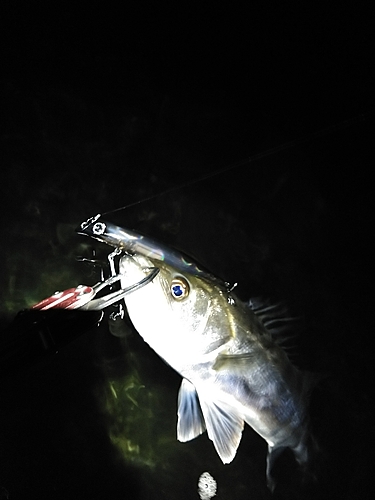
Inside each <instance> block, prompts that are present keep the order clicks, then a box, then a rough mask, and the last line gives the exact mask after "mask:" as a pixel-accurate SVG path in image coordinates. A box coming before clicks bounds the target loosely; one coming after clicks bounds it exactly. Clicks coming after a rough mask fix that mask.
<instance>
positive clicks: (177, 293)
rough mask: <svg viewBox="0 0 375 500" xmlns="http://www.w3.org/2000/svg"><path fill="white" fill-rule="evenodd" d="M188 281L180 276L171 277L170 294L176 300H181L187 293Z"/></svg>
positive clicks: (188, 289)
mask: <svg viewBox="0 0 375 500" xmlns="http://www.w3.org/2000/svg"><path fill="white" fill-rule="evenodd" d="M189 291H190V287H189V283H188V282H187V281H186V279H185V278H183V277H182V276H178V277H176V278H173V280H172V281H171V294H172V297H173V298H174V299H176V300H183V299H186V297H187V296H188V295H189Z"/></svg>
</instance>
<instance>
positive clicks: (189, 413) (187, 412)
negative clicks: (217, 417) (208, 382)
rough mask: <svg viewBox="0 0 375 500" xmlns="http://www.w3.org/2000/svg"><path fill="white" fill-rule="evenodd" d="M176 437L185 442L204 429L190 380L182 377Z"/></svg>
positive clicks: (195, 394) (197, 401) (199, 408)
mask: <svg viewBox="0 0 375 500" xmlns="http://www.w3.org/2000/svg"><path fill="white" fill-rule="evenodd" d="M177 414H178V423H177V439H178V440H179V441H182V442H185V441H190V440H191V439H194V438H195V437H197V436H199V434H202V432H204V431H205V430H206V426H205V423H204V418H203V415H202V410H201V407H200V405H199V400H198V395H197V392H196V390H195V387H194V386H193V384H192V383H191V382H189V381H188V380H186V378H184V379H182V383H181V387H180V391H179V393H178V412H177Z"/></svg>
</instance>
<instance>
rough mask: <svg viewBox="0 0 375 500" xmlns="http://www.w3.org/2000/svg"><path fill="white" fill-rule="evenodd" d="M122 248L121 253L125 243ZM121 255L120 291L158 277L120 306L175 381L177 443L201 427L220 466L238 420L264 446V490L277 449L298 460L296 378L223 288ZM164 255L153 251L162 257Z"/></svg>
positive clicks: (300, 404)
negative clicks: (154, 269)
mask: <svg viewBox="0 0 375 500" xmlns="http://www.w3.org/2000/svg"><path fill="white" fill-rule="evenodd" d="M103 224H105V225H106V226H105V227H106V229H107V228H108V226H110V227H112V228H113V227H114V226H111V225H110V224H109V225H108V223H104V222H103ZM85 229H86V228H85ZM80 232H84V234H89V233H88V232H85V231H80ZM103 234H104V233H103ZM132 234H136V233H132ZM102 241H103V240H102ZM116 244H117V243H116ZM122 248H123V249H124V250H125V251H126V250H127V245H126V241H125V240H123V244H122ZM160 248H161V247H160V245H159V250H158V254H160ZM130 252H131V255H125V256H124V257H122V258H121V260H120V263H119V268H120V269H119V270H120V274H121V275H122V278H121V280H122V287H123V288H125V287H126V286H128V285H129V283H134V282H137V281H140V280H141V279H143V278H144V276H145V273H147V272H148V270H149V269H150V268H151V267H155V266H157V267H158V268H159V270H160V271H159V273H158V275H157V276H156V277H155V278H154V279H153V281H152V282H151V283H149V284H147V285H146V286H144V287H142V288H140V289H138V290H137V291H136V292H134V293H131V294H129V295H127V296H126V297H125V303H126V307H127V310H128V314H129V317H130V319H131V321H132V323H133V325H134V327H135V329H136V330H137V331H138V333H139V334H140V335H141V336H142V337H143V339H144V340H145V341H146V342H147V343H148V344H149V345H150V346H151V348H152V349H153V350H154V351H155V352H156V353H157V354H158V355H159V356H160V357H161V358H163V359H164V360H165V362H166V363H168V364H169V365H170V366H171V367H172V368H174V369H175V370H176V371H177V372H178V373H179V374H180V375H181V376H182V377H183V380H182V384H181V388H180V391H179V396H178V424H177V438H178V440H180V441H189V440H191V439H193V438H195V437H197V436H198V435H200V434H201V433H203V432H204V431H205V430H207V433H208V437H209V438H210V439H211V440H212V441H213V444H214V446H215V449H216V451H217V453H218V455H219V457H220V458H221V460H222V461H223V463H229V462H231V461H232V460H233V458H234V457H235V455H236V451H237V448H238V446H239V443H240V440H241V435H242V431H243V428H244V423H245V422H246V423H247V424H248V425H250V426H251V427H252V428H253V429H254V430H255V431H256V432H257V433H258V434H260V435H261V436H262V437H263V438H264V439H265V440H266V441H267V443H268V457H267V480H268V485H269V487H270V488H271V489H272V488H273V486H274V483H273V479H272V474H271V469H272V466H273V463H274V460H275V459H276V458H277V456H278V455H279V453H280V452H281V451H282V450H284V449H285V448H287V447H288V448H291V449H292V450H293V451H294V454H295V456H296V459H297V461H298V462H299V463H301V464H304V463H306V461H307V446H306V442H307V438H308V430H307V427H308V416H307V408H306V407H307V390H306V387H305V384H304V381H303V378H302V377H301V374H300V372H299V371H298V370H297V369H296V368H295V367H294V366H293V365H292V364H291V362H290V361H289V359H288V357H287V355H286V354H285V352H284V351H283V349H282V348H281V347H280V346H279V345H278V344H277V343H276V342H275V341H274V340H273V338H272V335H271V334H270V333H269V331H268V330H267V328H266V327H265V326H264V324H263V322H262V321H261V320H260V319H259V317H258V315H257V314H256V313H255V312H254V311H253V310H252V309H251V307H249V306H248V305H247V304H244V303H243V302H241V301H240V300H238V299H237V297H235V295H234V294H233V293H232V292H229V291H228V289H227V286H226V284H225V283H224V282H222V281H221V280H219V279H217V278H215V277H212V275H210V274H208V273H206V272H204V271H201V270H200V268H199V267H198V266H192V265H191V264H190V263H189V264H188V265H187V264H186V261H185V260H184V259H182V260H179V259H177V260H175V257H176V256H177V257H178V253H177V252H175V251H173V260H172V261H171V259H168V257H167V258H164V259H160V258H158V257H157V258H155V256H154V255H153V254H152V253H150V252H149V250H147V252H144V253H140V252H139V251H138V250H136V251H135V250H134V246H133V248H132V249H130ZM168 252H169V249H168V248H163V254H164V255H168Z"/></svg>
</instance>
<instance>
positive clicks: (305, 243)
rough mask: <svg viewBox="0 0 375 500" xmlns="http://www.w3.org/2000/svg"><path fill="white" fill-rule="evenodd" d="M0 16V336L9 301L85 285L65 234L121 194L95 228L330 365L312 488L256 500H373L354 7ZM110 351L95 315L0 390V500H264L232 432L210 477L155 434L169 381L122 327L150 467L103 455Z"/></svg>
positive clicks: (172, 8) (86, 5)
mask: <svg viewBox="0 0 375 500" xmlns="http://www.w3.org/2000/svg"><path fill="white" fill-rule="evenodd" d="M1 11H2V12H1V18H0V23H1V30H0V33H1V73H0V85H1V115H0V116H1V119H0V126H1V149H0V151H1V165H2V170H1V172H2V174H1V183H0V189H1V202H2V210H1V215H0V217H1V232H2V238H1V259H0V272H1V274H0V276H1V307H0V311H1V318H0V319H1V324H2V327H3V330H4V337H5V336H7V335H9V327H10V326H9V325H10V324H11V322H12V320H13V318H14V316H15V315H16V313H17V312H18V311H19V310H21V309H24V308H27V307H30V306H31V305H32V304H34V303H35V302H38V301H39V300H41V299H42V298H44V297H46V296H49V295H50V294H52V293H53V292H54V291H55V290H58V289H59V290H62V289H65V288H69V287H72V286H76V285H78V284H79V283H85V284H89V285H92V284H94V283H95V281H96V280H97V279H98V276H97V275H95V274H92V272H91V270H89V269H87V268H86V267H85V266H84V265H82V263H77V262H76V260H75V257H76V256H77V255H83V254H84V255H87V256H90V253H91V252H92V250H93V249H94V248H95V250H96V251H97V252H99V253H100V252H102V253H103V252H104V251H105V249H103V248H102V247H100V245H95V244H94V243H91V242H90V241H88V240H85V239H84V238H80V237H78V236H76V235H75V233H74V229H75V227H76V226H77V225H78V224H79V223H80V222H82V221H83V220H86V219H87V218H88V217H90V216H92V215H95V214H96V213H99V212H101V213H103V212H108V211H111V210H114V209H117V208H119V207H123V206H127V205H130V204H133V203H135V205H133V206H131V207H129V208H127V209H125V210H123V211H117V212H114V213H112V214H107V215H106V218H107V219H110V220H111V221H113V222H115V223H118V224H120V225H123V226H124V227H129V228H134V229H138V230H140V231H144V232H146V233H148V234H150V235H152V236H154V237H157V238H159V239H161V240H162V241H164V242H165V243H167V244H171V245H175V246H177V247H178V248H180V249H182V250H184V251H185V252H187V253H190V254H192V255H194V256H196V257H197V258H198V260H199V261H201V262H202V263H203V264H204V265H205V266H206V267H208V268H209V269H211V270H212V272H214V273H216V274H218V275H220V276H222V277H223V278H224V279H226V280H227V281H229V282H238V289H237V290H238V295H239V296H240V297H242V298H243V299H247V298H248V297H250V296H254V295H255V296H263V297H270V298H271V299H272V300H281V299H283V300H286V301H287V302H288V304H290V308H291V310H292V311H293V313H295V314H297V315H301V316H303V318H304V328H303V330H302V332H301V333H300V335H299V336H298V338H297V339H296V340H295V350H296V363H297V364H298V365H299V366H301V368H306V369H309V370H312V371H319V372H322V373H325V374H329V376H328V377H327V378H326V379H325V380H324V381H323V382H322V383H321V384H320V386H319V387H318V388H317V390H316V391H315V393H314V395H313V398H312V416H313V424H314V427H315V429H316V434H317V436H318V437H319V439H320V443H321V445H320V446H321V457H322V458H321V462H320V465H319V466H318V473H317V475H318V480H317V482H316V484H315V485H314V486H309V487H305V486H301V485H300V484H299V483H298V481H295V480H294V479H293V477H294V476H293V474H290V469H292V468H293V467H292V465H290V466H289V465H287V466H286V471H285V474H284V472H282V474H281V475H282V476H283V477H284V476H285V478H286V479H285V481H284V483H285V484H284V486H283V487H280V490H279V491H277V492H276V495H275V496H276V497H277V496H278V497H279V498H333V497H337V498H340V499H350V498H354V497H360V498H369V497H370V496H372V495H371V493H372V492H371V491H370V484H371V485H372V481H371V471H370V450H371V446H370V443H371V441H372V438H373V412H372V410H371V404H370V389H372V388H371V382H372V380H373V368H372V365H373V354H372V352H371V351H372V348H371V339H372V336H370V327H371V333H372V324H373V321H372V317H371V310H372V298H373V293H372V292H373V279H372V252H371V246H370V245H371V229H372V227H373V223H372V203H371V201H372V197H373V183H372V170H373V147H372V146H373V130H374V126H373V125H374V114H373V109H374V98H373V88H374V78H373V76H374V74H373V72H374V65H373V60H374V53H373V45H374V44H373V42H374V40H373V21H374V19H373V16H372V15H371V9H370V6H369V7H368V8H367V4H365V3H358V2H346V3H345V2H341V3H340V4H339V5H337V4H336V3H335V4H333V3H332V5H323V6H322V5H319V6H318V4H316V3H315V2H314V3H312V2H310V3H307V2H283V3H280V2H267V1H262V2H257V1H256V2H249V3H247V4H246V5H245V4H243V3H237V4H236V5H235V6H233V5H230V4H229V3H228V4H226V3H220V4H219V2H217V3H215V4H211V3H205V4H203V3H202V4H201V5H197V6H192V5H191V6H190V5H188V4H186V6H181V5H178V7H177V4H175V3H170V4H169V5H165V4H163V5H161V4H159V3H154V4H152V5H151V4H150V3H149V2H134V3H131V2H127V3H126V4H124V5H122V4H121V5H120V3H119V2H102V1H91V2H77V4H76V5H74V6H73V5H70V4H69V3H67V2H59V1H54V2H49V3H47V2H26V1H17V0H15V1H12V2H10V1H9V2H6V1H5V2H2V6H1ZM215 172H216V174H215ZM211 174H212V175H211ZM199 179H200V180H199ZM163 193H164V194H163ZM144 200H146V201H144ZM138 202H139V203H138ZM103 254H104V253H103ZM59 321H60V320H59ZM62 321H64V320H62ZM68 328H69V329H70V328H71V325H70V323H69V326H67V329H68ZM116 342H119V341H118V339H114V338H113V337H111V336H110V335H109V333H108V326H107V322H106V320H105V321H103V323H102V324H101V327H100V328H99V329H93V330H89V331H88V330H87V328H86V329H85V328H82V335H81V336H80V335H78V338H77V340H75V341H74V342H71V343H69V344H68V345H67V346H66V347H64V349H62V350H61V351H60V352H59V354H58V355H57V356H54V357H49V358H48V359H47V360H45V361H44V362H42V363H36V364H34V365H33V366H32V367H31V368H28V369H27V370H28V371H25V369H24V370H22V369H20V370H19V371H18V370H14V372H13V374H12V376H11V377H10V376H7V377H5V378H4V379H3V380H1V387H2V396H1V402H0V404H1V410H0V414H1V422H0V423H1V428H0V432H1V435H0V460H1V461H0V488H2V489H1V490H0V498H1V499H2V498H3V497H4V498H8V497H9V498H12V499H13V498H67V497H69V498H101V497H109V498H120V497H121V498H123V497H124V495H129V494H131V495H132V496H133V497H134V498H150V499H152V498H166V499H169V498H177V497H182V498H198V494H197V491H196V488H197V481H198V477H199V475H200V474H201V473H202V472H204V471H205V470H209V471H210V472H211V474H212V475H213V476H214V477H215V479H216V480H217V482H218V495H217V497H218V498H219V499H220V498H223V499H224V498H225V499H229V498H236V499H242V498H250V497H251V498H268V492H267V490H266V489H265V485H264V472H265V447H264V443H263V441H262V440H261V439H259V440H258V438H257V437H256V436H254V434H253V433H252V432H251V431H250V429H246V431H245V433H244V437H243V440H242V443H241V445H240V448H239V452H238V455H237V458H236V460H235V461H234V462H233V464H231V465H228V466H225V467H223V466H222V465H221V464H220V463H219V461H218V458H217V457H216V456H215V453H214V451H213V448H212V446H211V443H210V442H209V441H208V439H207V438H206V436H204V437H201V438H199V439H198V440H195V441H194V442H193V443H189V444H184V445H181V444H180V443H177V441H174V436H175V419H176V417H175V411H176V398H177V391H178V386H179V383H180V381H179V378H178V377H177V375H175V374H174V373H173V372H171V370H170V369H169V368H168V367H166V366H165V365H164V364H163V363H162V362H161V361H160V360H159V359H158V358H157V357H156V356H154V355H153V353H152V352H151V351H149V350H148V348H147V346H145V345H144V344H143V343H142V342H140V341H139V343H138V341H137V339H136V337H135V335H134V338H132V341H131V349H132V352H134V353H135V354H137V356H134V357H133V358H132V359H133V362H134V359H135V358H137V359H138V360H139V361H138V363H140V365H137V366H138V371H139V373H142V376H141V379H142V383H143V384H147V387H149V388H150V391H151V392H153V393H154V394H156V395H157V396H158V397H157V398H156V400H157V401H158V403H156V402H155V401H154V400H153V404H154V405H155V404H156V406H157V408H154V407H152V408H150V407H148V406H147V404H146V403H144V404H145V407H144V408H143V410H144V412H145V414H146V413H147V411H148V412H150V411H151V413H152V411H154V413H153V415H154V418H153V419H151V420H150V419H149V420H147V419H146V421H144V420H142V418H140V420H139V422H138V432H139V433H140V434H141V433H142V432H143V431H142V430H141V429H145V428H146V427H147V425H149V423H150V421H151V422H152V425H153V426H154V428H153V430H152V432H151V431H150V440H151V441H152V444H151V445H150V446H151V449H152V460H151V461H152V464H153V465H152V467H151V466H144V465H143V464H142V465H139V464H129V463H127V464H124V463H123V462H119V461H118V460H117V459H116V456H117V455H116V454H115V452H114V450H113V448H112V447H111V444H110V443H109V439H108V436H107V432H106V419H105V417H104V416H103V410H102V408H101V407H100V404H99V403H98V397H96V395H97V392H98V387H101V386H103V384H105V382H106V380H107V378H108V376H109V375H108V374H110V375H111V376H112V375H113V372H112V371H111V370H112V369H113V367H112V368H111V369H109V368H108V366H107V361H108V359H107V358H108V357H110V359H111V360H112V361H113V360H115V361H116V362H119V359H118V358H116V355H115V354H114V352H115V351H116V349H117V348H118V350H119V351H118V352H120V353H121V355H122V356H124V354H123V353H122V351H121V349H120V345H118V344H116ZM121 359H123V358H121ZM120 361H121V360H120ZM128 361H129V359H127V362H128ZM113 362H114V361H113ZM114 364H117V363H115V362H114ZM130 365H131V363H130ZM111 366H112V365H111ZM142 366H143V368H142ZM30 370H31V371H30ZM116 373H117V372H116ZM99 392H100V391H99ZM147 422H148V423H147ZM155 422H157V424H156V423H155ZM145 432H146V431H145ZM171 437H172V438H173V439H172V440H171V441H168V440H169V439H170V438H171ZM163 439H164V444H163ZM166 443H168V446H167V445H166ZM297 476H298V474H297ZM1 495H3V496H1Z"/></svg>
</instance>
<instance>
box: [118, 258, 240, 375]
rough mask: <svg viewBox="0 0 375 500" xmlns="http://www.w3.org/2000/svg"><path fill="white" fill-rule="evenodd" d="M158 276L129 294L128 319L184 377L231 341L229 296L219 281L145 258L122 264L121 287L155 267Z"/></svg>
mask: <svg viewBox="0 0 375 500" xmlns="http://www.w3.org/2000/svg"><path fill="white" fill-rule="evenodd" d="M154 266H157V267H158V268H159V270H160V271H159V273H158V275H157V276H156V277H155V278H154V279H153V281H152V282H151V283H149V284H147V285H146V286H144V287H142V288H140V289H138V290H136V291H134V292H133V293H130V294H128V295H127V296H126V297H125V303H126V307H127V310H128V314H129V317H130V319H131V321H132V323H133V325H134V327H135V329H136V330H137V331H138V333H139V334H140V335H141V336H142V337H143V339H144V340H145V341H146V342H147V343H148V344H149V345H150V346H151V348H152V349H153V350H154V351H156V352H157V354H159V356H161V357H162V358H163V359H164V360H165V361H166V362H167V363H168V364H170V365H171V366H172V367H173V368H175V369H176V370H177V371H179V372H180V373H182V372H186V371H187V370H189V368H191V367H192V366H193V365H196V364H197V363H198V364H199V363H204V362H206V361H209V360H210V359H214V357H216V356H217V354H218V350H220V348H221V347H222V346H223V345H224V344H225V342H227V340H228V337H229V336H230V335H229V333H228V331H229V330H228V328H223V323H224V322H225V320H226V315H225V314H224V317H223V311H225V310H226V309H227V308H228V292H227V290H226V288H225V286H224V284H222V283H221V282H220V281H215V280H211V279H210V278H209V277H208V275H206V274H204V275H203V276H202V277H201V276H197V275H194V274H190V273H189V272H187V271H185V270H184V271H182V270H181V268H177V267H174V266H172V265H170V264H168V263H165V262H161V261H157V262H156V261H155V260H154V259H151V258H149V257H147V256H145V255H142V254H138V253H137V254H134V255H125V256H124V257H122V259H121V260H120V264H119V268H120V274H121V275H122V287H123V288H124V287H126V286H128V284H129V283H134V282H138V281H140V280H141V279H142V278H144V276H145V273H148V272H149V269H150V268H151V267H154Z"/></svg>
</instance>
